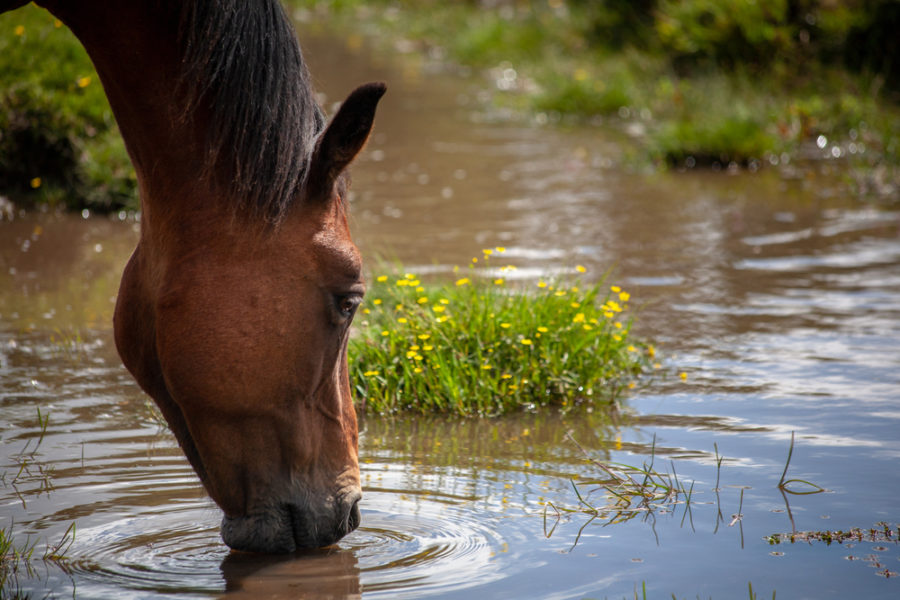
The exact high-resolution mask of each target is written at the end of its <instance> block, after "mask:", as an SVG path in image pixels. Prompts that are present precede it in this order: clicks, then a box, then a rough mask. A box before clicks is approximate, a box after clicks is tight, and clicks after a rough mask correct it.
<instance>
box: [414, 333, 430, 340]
mask: <svg viewBox="0 0 900 600" xmlns="http://www.w3.org/2000/svg"><path fill="white" fill-rule="evenodd" d="M417 337H418V338H419V339H420V340H422V341H425V340H427V339H428V338H430V337H431V336H430V335H429V334H427V333H420V334H419V335H418V336H417Z"/></svg>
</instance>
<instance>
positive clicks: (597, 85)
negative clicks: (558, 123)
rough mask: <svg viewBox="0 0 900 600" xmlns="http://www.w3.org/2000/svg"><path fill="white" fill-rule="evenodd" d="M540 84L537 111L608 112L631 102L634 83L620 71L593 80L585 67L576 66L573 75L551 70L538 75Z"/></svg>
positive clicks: (594, 113) (626, 105) (580, 113)
mask: <svg viewBox="0 0 900 600" xmlns="http://www.w3.org/2000/svg"><path fill="white" fill-rule="evenodd" d="M541 83H542V86H541V91H540V92H539V93H538V94H537V96H536V97H535V99H534V102H533V104H534V107H535V108H536V109H537V110H544V111H558V112H560V113H565V114H574V115H608V114H615V113H616V112H617V111H618V110H619V109H620V108H622V107H628V106H631V105H632V104H633V103H634V95H633V94H634V92H633V91H632V90H633V84H632V82H631V81H630V80H629V78H628V77H627V76H623V75H621V74H620V75H619V76H614V77H611V78H609V79H605V78H604V79H595V78H592V77H589V75H588V72H587V71H586V70H585V69H576V70H575V72H574V73H573V74H572V75H567V74H565V73H561V72H558V71H550V72H548V73H547V74H546V75H545V76H544V77H542V78H541Z"/></svg>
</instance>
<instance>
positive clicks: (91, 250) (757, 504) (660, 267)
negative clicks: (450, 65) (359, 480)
mask: <svg viewBox="0 0 900 600" xmlns="http://www.w3.org/2000/svg"><path fill="white" fill-rule="evenodd" d="M304 39H305V40H306V41H307V43H306V53H307V57H308V59H309V61H310V63H311V66H312V69H313V71H314V74H315V78H316V80H317V86H318V87H319V88H320V89H321V90H322V91H323V93H324V100H325V101H326V104H327V103H330V102H333V101H338V100H340V98H341V97H342V96H343V94H345V93H346V92H347V91H348V90H349V89H350V88H351V87H352V86H353V85H355V84H357V83H359V82H362V81H366V80H371V79H384V80H386V81H388V82H389V83H390V92H389V95H388V96H387V97H386V99H385V104H384V105H383V107H382V109H380V113H379V121H378V125H377V131H376V134H375V136H374V138H373V140H372V142H371V143H370V145H369V147H368V150H367V154H366V156H365V158H364V159H362V160H361V161H360V163H359V164H358V165H357V167H356V169H355V171H354V176H355V188H354V189H355V193H354V198H353V204H354V208H353V214H354V224H353V225H354V230H355V235H356V238H357V240H358V241H359V244H360V246H361V247H362V248H363V250H364V253H365V255H366V256H367V257H369V258H371V257H374V256H376V255H381V256H384V257H387V258H397V259H400V260H401V261H403V263H404V264H405V265H406V266H407V268H409V269H411V270H417V271H419V272H422V273H429V274H432V273H433V274H436V276H440V274H441V273H443V272H448V271H450V270H451V269H452V267H453V266H454V265H456V264H466V263H467V262H468V261H469V258H470V257H471V256H474V255H476V254H479V253H480V249H481V248H483V247H489V246H496V245H502V246H505V247H506V248H507V251H506V253H505V258H504V259H503V260H504V261H506V262H508V263H511V264H515V265H517V266H518V267H519V269H518V271H516V272H515V273H516V274H517V275H518V276H519V277H520V279H521V284H522V285H525V286H528V285H533V283H534V281H535V280H536V279H537V278H538V277H546V276H554V275H565V274H566V273H570V272H571V271H572V269H573V267H574V265H576V264H583V265H585V266H587V267H588V273H587V276H589V277H593V278H597V277H600V276H601V275H602V274H603V273H604V272H606V271H607V270H612V275H611V278H612V280H614V281H615V282H616V283H619V284H621V285H623V286H625V287H626V288H627V289H628V290H629V291H630V292H631V293H632V303H638V304H643V310H642V313H641V315H640V317H639V328H640V331H641V333H642V335H644V336H646V337H649V338H652V339H654V340H655V341H656V343H657V345H658V347H659V348H660V354H661V355H662V362H663V365H664V368H663V369H661V370H660V372H659V374H658V375H657V376H656V377H654V378H652V380H650V381H648V384H647V385H646V386H645V387H644V388H643V389H640V390H639V391H637V392H636V393H635V394H634V395H633V396H632V397H631V398H629V400H628V402H627V406H626V408H625V410H624V411H623V414H619V415H617V416H616V418H615V419H611V418H610V417H609V416H607V415H602V414H599V413H596V412H595V413H586V414H581V415H577V416H573V415H569V416H567V417H560V416H556V415H551V414H539V415H523V416H516V417H512V418H507V419H500V420H493V421H486V420H481V421H476V420H472V421H457V420H448V419H440V418H427V419H426V418H393V419H380V418H371V417H369V418H365V419H364V420H363V421H362V423H361V430H362V436H361V448H360V454H361V465H362V471H363V482H364V486H365V500H364V503H363V524H362V527H361V528H360V530H359V531H357V532H355V533H354V534H351V535H350V536H348V537H347V538H346V539H345V540H344V541H342V542H341V543H340V544H339V545H338V547H337V548H334V549H331V550H329V551H327V552H320V553H313V554H310V555H306V556H300V557H296V556H291V557H281V558H258V557H248V556H242V555H230V554H229V553H228V552H227V551H226V549H225V547H224V546H223V545H222V544H221V542H220V540H219V538H218V531H217V529H218V521H219V514H218V511H217V509H216V508H215V506H214V505H213V504H212V503H211V502H210V501H209V500H208V499H207V498H206V497H205V496H204V494H203V492H202V490H201V489H200V487H199V485H198V483H197V480H196V478H195V476H194V474H193V473H192V471H191V469H190V468H189V466H188V465H187V463H186V461H185V460H184V459H183V458H182V455H181V453H180V451H179V450H178V449H177V447H176V445H175V444H174V442H173V440H172V438H171V436H170V435H169V434H168V432H167V431H166V430H165V429H164V428H163V427H161V426H159V425H158V424H157V423H156V422H155V421H154V420H153V413H152V412H151V411H149V410H147V408H146V400H145V398H144V397H143V396H142V394H141V393H140V392H139V390H137V388H136V386H135V385H134V384H133V382H132V381H131V379H130V378H129V376H128V375H127V373H125V371H124V369H123V368H122V367H121V366H120V363H119V361H118V359H117V357H116V355H115V350H114V348H113V344H112V338H111V328H110V325H109V323H110V317H111V312H112V307H113V302H114V297H115V293H116V286H117V283H118V277H119V274H120V272H121V268H122V266H123V265H124V263H125V261H126V260H127V257H128V254H129V252H130V249H131V247H132V246H133V244H134V242H135V239H136V224H135V223H134V222H133V220H132V219H130V218H126V219H124V220H119V219H118V218H116V219H106V218H90V219H82V218H81V217H79V216H71V215H68V216H61V215H52V214H44V215H40V214H39V215H28V216H24V217H21V218H18V219H16V220H15V221H14V222H12V223H2V224H0V475H2V479H0V520H2V526H3V527H7V528H11V530H12V532H13V534H14V538H15V540H16V541H17V543H18V544H19V545H20V546H21V545H23V544H26V543H29V540H30V542H31V543H35V544H36V548H37V549H36V551H35V554H36V555H40V554H42V553H43V550H44V548H45V547H46V545H47V544H56V543H58V542H59V541H60V540H61V539H63V537H64V534H65V532H66V530H67V528H68V527H69V526H70V525H71V524H72V523H75V524H76V533H75V538H74V542H73V543H72V544H71V546H70V547H69V548H68V551H67V553H66V557H67V558H66V560H64V561H62V562H58V563H55V562H52V561H40V560H33V561H32V563H31V570H29V569H28V568H26V566H20V568H19V572H18V574H17V582H18V583H17V585H18V587H19V589H22V590H24V591H27V592H31V593H32V594H33V595H35V596H38V597H43V596H44V595H45V594H46V593H47V592H49V593H50V595H53V596H66V597H68V596H72V595H74V596H75V597H82V598H149V597H171V596H178V597H203V598H208V597H219V596H222V595H235V596H242V597H247V598H258V597H273V598H275V597H285V598H287V597H290V598H296V597H331V598H354V597H359V596H360V595H361V596H363V597H365V598H370V597H371V598H375V597H386V598H396V597H410V598H418V597H426V596H439V597H448V598H461V597H509V598H582V597H593V598H603V597H608V598H620V597H626V596H627V597H633V596H634V594H635V590H637V593H638V595H640V594H642V593H643V592H642V589H643V588H644V587H645V588H646V590H647V597H651V598H655V597H670V596H671V595H672V594H675V595H676V596H677V597H691V598H692V597H696V596H701V597H704V598H705V597H713V598H731V597H744V596H745V595H746V594H747V586H748V582H749V583H752V585H753V589H754V591H756V592H757V593H760V594H761V595H763V596H765V597H769V596H770V595H771V593H772V591H777V595H778V597H790V598H827V597H834V598H846V597H867V598H895V597H897V596H898V595H900V581H898V579H897V576H896V573H897V572H900V548H898V545H897V543H896V542H895V541H894V539H896V534H895V535H894V539H890V540H879V541H866V540H864V541H861V542H857V543H855V544H847V543H845V544H837V543H834V544H832V545H830V546H826V545H825V544H823V543H821V542H812V543H806V542H797V543H794V544H789V543H788V544H783V545H779V546H771V545H769V544H768V543H767V541H766V540H765V539H764V538H765V537H766V536H769V535H771V534H774V533H785V532H791V531H793V530H796V531H800V532H803V531H818V530H823V529H842V530H847V529H850V528H852V527H861V528H870V527H872V526H874V525H875V524H876V523H878V522H880V521H887V522H889V523H891V524H892V525H893V526H894V529H895V531H896V526H897V523H898V521H900V516H898V512H897V506H896V498H897V496H898V495H900V476H898V474H897V464H898V458H900V433H898V426H900V213H898V212H897V211H896V210H889V209H879V208H873V207H869V206H864V205H861V204H859V203H857V202H855V201H853V200H852V199H850V198H848V197H847V196H846V194H843V193H842V192H841V187H840V172H839V168H838V167H839V165H836V164H833V163H826V164H819V165H813V166H811V167H809V168H803V169H796V170H794V171H792V172H790V173H789V175H790V176H789V177H786V176H784V174H783V173H779V172H776V171H775V170H768V171H765V172H763V173H761V174H756V175H749V174H739V175H729V174H726V173H687V174H668V175H655V176H654V175H650V176H637V175H633V174H632V175H628V174H626V172H625V170H624V169H622V168H620V167H621V165H622V163H623V160H624V159H623V150H622V148H623V147H625V148H627V144H626V145H624V146H623V145H622V143H621V142H622V140H620V139H616V138H615V136H614V135H613V134H607V133H602V132H600V131H597V130H590V129H580V130H570V131H567V130H563V129H559V128H547V127H540V126H535V125H533V124H529V123H523V122H519V121H515V120H508V119H504V118H503V115H502V114H496V113H492V112H491V111H489V110H486V109H485V108H484V107H483V105H482V104H481V102H482V100H483V98H482V97H481V96H482V94H481V90H482V89H483V88H484V87H485V85H486V84H485V81H484V80H482V79H479V78H476V77H471V78H460V77H458V76H456V75H453V74H448V73H440V72H437V73H435V72H433V71H440V69H439V68H438V67H436V66H435V65H431V64H428V63H421V62H416V61H415V60H412V61H396V60H390V61H389V60H387V59H383V60H379V58H378V57H379V56H383V54H382V53H379V52H376V51H373V50H372V49H371V48H367V47H366V46H364V45H360V44H359V40H357V39H355V38H350V39H339V38H338V39H335V38H334V37H322V36H318V35H314V34H313V33H311V32H309V33H307V35H305V36H304ZM681 372H684V373H685V374H686V380H682V379H681V378H680V377H678V373H681ZM38 410H40V414H39V413H38ZM43 419H46V421H45V422H44V421H43ZM43 423H45V425H44V424H43ZM792 431H793V432H796V436H797V438H796V445H795V449H794V454H793V458H792V461H791V465H790V470H789V476H791V477H795V478H801V479H805V480H808V481H811V482H814V483H816V484H817V485H819V486H821V487H823V488H825V489H826V490H827V491H826V492H824V493H820V494H814V495H803V496H801V495H783V494H781V493H780V492H779V490H778V489H777V488H776V484H777V482H778V480H779V478H780V477H781V474H782V470H783V469H784V464H785V459H786V456H787V452H788V447H789V444H790V438H791V432H792ZM567 432H571V434H570V435H571V438H574V439H575V440H577V441H578V442H579V444H580V445H581V446H582V447H583V448H584V451H586V452H588V453H589V454H591V455H592V456H594V457H597V458H602V459H608V460H614V461H621V462H624V463H628V464H640V463H641V462H642V461H649V460H651V454H652V455H653V457H654V458H653V460H654V461H655V465H656V468H657V469H658V470H660V471H662V472H665V473H670V474H673V475H677V477H678V478H679V480H680V481H681V482H682V483H683V484H684V485H685V488H686V489H691V502H690V503H685V502H683V500H684V497H683V496H682V497H681V498H680V500H682V502H680V503H677V504H673V503H668V504H663V505H661V506H657V507H656V508H655V509H654V510H653V511H649V512H644V513H638V514H636V515H635V516H634V517H633V518H631V519H630V520H620V521H621V522H609V519H610V518H611V517H612V515H611V514H601V515H599V516H598V517H597V518H594V519H593V520H592V517H591V515H589V514H585V513H584V512H572V513H567V512H565V511H564V510H561V511H560V512H559V515H557V511H556V510H554V509H551V508H550V506H551V505H552V506H557V507H560V508H577V507H578V506H579V503H578V498H577V496H576V495H575V493H574V491H573V488H572V481H573V480H578V481H585V480H589V479H591V478H597V477H599V476H600V473H599V472H598V469H597V468H596V467H595V466H594V465H592V464H591V463H590V462H588V461H586V460H585V455H584V453H583V451H582V449H580V448H579V447H578V446H576V445H575V444H574V443H573V442H572V441H571V439H570V438H569V437H567ZM654 439H655V441H654ZM717 452H718V455H719V456H721V457H723V460H722V464H721V468H720V469H717V467H716V463H717V459H716V456H717V454H716V453H717ZM691 486H693V487H691ZM580 489H581V491H582V493H583V494H588V493H589V492H590V491H591V489H592V487H591V486H588V485H585V486H580ZM798 489H802V486H798ZM587 499H588V501H590V502H591V503H593V504H595V505H602V504H603V503H604V499H603V498H602V494H601V493H598V492H595V493H593V494H591V495H590V496H588V498H587ZM8 589H14V588H8Z"/></svg>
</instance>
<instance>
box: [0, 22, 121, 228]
mask: <svg viewBox="0 0 900 600" xmlns="http://www.w3.org/2000/svg"><path fill="white" fill-rule="evenodd" d="M0 132H2V134H0V194H9V195H10V196H11V197H12V198H13V199H14V200H15V201H16V202H17V203H18V204H20V205H22V206H31V205H34V204H51V205H62V206H67V207H69V208H73V209H75V208H77V209H81V208H85V207H86V208H90V209H92V210H97V211H112V210H119V209H121V208H129V209H136V208H137V192H136V185H137V183H136V178H135V175H134V170H133V168H132V166H131V163H130V161H129V158H128V154H127V153H126V151H125V146H124V144H123V142H122V140H121V136H120V135H119V131H118V128H117V127H116V124H115V120H114V119H113V115H112V110H111V109H110V107H109V103H108V102H107V100H106V96H105V94H104V92H103V88H102V86H101V85H100V80H99V78H98V77H97V73H96V72H95V70H94V67H93V65H92V64H91V61H90V59H89V58H88V55H87V53H86V52H85V50H84V49H83V48H82V46H81V44H80V43H79V42H78V40H77V39H76V38H75V36H74V35H73V34H72V33H71V32H70V31H69V30H68V29H67V28H66V27H65V26H64V25H63V24H62V23H60V22H59V21H57V20H56V19H54V18H53V16H52V15H50V13H48V12H47V11H45V10H42V9H40V8H38V7H36V6H34V5H28V6H26V7H23V8H21V9H18V10H14V11H11V12H8V13H4V14H3V15H0Z"/></svg>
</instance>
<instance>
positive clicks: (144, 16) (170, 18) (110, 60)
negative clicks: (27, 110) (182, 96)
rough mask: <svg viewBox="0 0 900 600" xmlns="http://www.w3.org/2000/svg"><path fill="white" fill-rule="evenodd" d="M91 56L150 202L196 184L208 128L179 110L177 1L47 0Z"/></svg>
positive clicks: (49, 5) (143, 191)
mask: <svg viewBox="0 0 900 600" xmlns="http://www.w3.org/2000/svg"><path fill="white" fill-rule="evenodd" d="M41 4H43V5H45V7H46V8H47V9H48V10H50V12H51V13H53V14H54V15H56V16H57V17H58V18H59V19H60V20H61V21H62V22H63V23H65V24H66V25H67V26H68V27H69V28H70V29H71V30H72V32H73V33H74V34H75V35H76V36H77V37H78V39H79V40H80V41H81V43H82V45H83V46H84V47H85V49H86V50H87V52H88V55H89V56H90V57H91V60H92V61H93V63H94V66H95V68H96V70H97V74H98V75H99V77H100V80H101V82H102V84H103V87H104V90H105V91H106V95H107V98H108V99H109V103H110V106H111V107H112V110H113V114H114V115H115V119H116V122H117V124H118V126H119V130H120V132H121V134H122V138H123V139H124V141H125V146H126V148H127V150H128V153H129V155H130V157H131V160H132V162H133V164H134V167H135V171H136V173H137V177H138V183H139V186H140V190H141V198H142V203H143V204H144V209H145V212H149V211H148V210H147V209H149V208H151V207H150V206H147V204H148V202H160V201H161V200H157V199H161V198H162V199H164V198H167V197H177V196H178V195H179V191H180V190H182V188H184V187H185V186H187V187H189V188H190V187H193V186H196V173H197V172H198V171H199V170H200V168H201V167H200V164H201V162H202V151H201V150H200V148H201V147H202V144H201V140H202V134H201V132H200V131H199V124H198V123H197V122H196V121H193V122H191V123H188V122H186V120H185V119H184V118H183V115H182V112H183V111H182V110H179V108H180V107H179V103H178V89H179V87H180V85H179V73H180V71H179V68H180V58H179V52H178V44H177V39H176V36H177V35H178V34H177V25H178V8H177V6H176V4H177V3H173V2H170V1H167V0H150V1H141V0H130V1H128V2H121V1H118V0H84V1H81V2H72V1H71V0H45V1H44V2H42V3H41Z"/></svg>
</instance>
